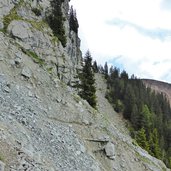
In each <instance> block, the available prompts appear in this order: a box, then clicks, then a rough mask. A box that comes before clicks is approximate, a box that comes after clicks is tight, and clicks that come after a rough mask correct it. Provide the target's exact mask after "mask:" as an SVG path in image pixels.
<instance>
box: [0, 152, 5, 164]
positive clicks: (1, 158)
mask: <svg viewBox="0 0 171 171" xmlns="http://www.w3.org/2000/svg"><path fill="white" fill-rule="evenodd" d="M0 161H2V162H4V161H5V159H4V157H3V156H2V154H0Z"/></svg>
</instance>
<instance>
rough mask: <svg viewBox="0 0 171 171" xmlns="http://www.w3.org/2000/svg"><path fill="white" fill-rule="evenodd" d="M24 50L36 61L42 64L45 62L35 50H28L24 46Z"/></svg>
mask: <svg viewBox="0 0 171 171" xmlns="http://www.w3.org/2000/svg"><path fill="white" fill-rule="evenodd" d="M22 51H23V52H24V53H25V54H26V55H28V56H30V57H31V58H32V59H33V61H34V62H36V63H38V64H39V65H40V66H43V65H44V64H45V61H44V60H43V59H41V58H40V57H39V56H38V55H37V54H36V53H35V52H33V51H30V50H26V49H24V48H22Z"/></svg>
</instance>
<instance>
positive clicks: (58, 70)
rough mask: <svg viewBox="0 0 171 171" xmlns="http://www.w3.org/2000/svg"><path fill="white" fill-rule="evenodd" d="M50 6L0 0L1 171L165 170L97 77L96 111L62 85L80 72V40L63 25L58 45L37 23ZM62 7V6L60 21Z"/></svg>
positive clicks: (65, 6)
mask: <svg viewBox="0 0 171 171" xmlns="http://www.w3.org/2000/svg"><path fill="white" fill-rule="evenodd" d="M49 5H50V3H49V1H47V0H41V1H38V0H33V1H27V0H15V1H14V0H0V8H1V10H0V23H2V25H1V24H0V26H1V28H2V29H0V171H24V170H31V171H114V170H116V171H124V170H125V171H134V170H136V171H151V170H152V171H162V170H167V168H166V166H165V165H164V164H163V162H161V161H160V160H157V159H155V158H154V157H152V156H150V155H149V154H148V153H147V152H146V151H144V150H142V149H141V148H140V147H138V146H135V145H134V144H133V143H132V139H131V137H130V136H129V134H128V131H127V129H126V127H125V122H124V120H123V119H122V117H121V116H120V115H119V114H117V113H116V112H115V111H114V110H113V108H112V106H111V105H110V104H109V103H108V101H107V100H106V99H105V91H104V90H105V89H106V83H105V80H104V79H103V77H102V76H101V75H99V74H96V83H97V85H96V87H97V97H98V98H97V100H98V111H96V110H94V109H92V108H91V107H90V106H89V104H88V103H87V102H86V101H85V100H83V99H81V98H80V97H79V96H78V95H77V94H76V92H75V91H74V90H73V89H72V88H71V87H70V86H69V85H68V84H69V83H70V82H72V81H73V80H74V77H75V76H76V71H77V70H78V69H80V67H81V58H82V57H81V52H80V50H79V45H80V40H79V38H78V37H77V35H76V34H75V33H74V32H70V30H69V24H68V20H66V21H65V29H66V30H65V32H66V36H67V45H66V47H65V48H64V47H62V45H61V43H60V42H59V41H58V40H57V38H55V37H54V36H53V33H52V31H51V29H50V28H49V27H48V25H47V24H46V23H44V21H43V17H44V15H45V13H46V10H47V9H48V8H49ZM14 7H15V8H14ZM32 8H38V9H41V14H40V16H36V15H35V14H34V13H33V12H32ZM68 9H69V6H68V1H67V0H65V1H64V2H63V4H62V10H63V13H64V16H67V14H68ZM66 18H67V17H66ZM102 90H103V91H102ZM111 159H112V160H111Z"/></svg>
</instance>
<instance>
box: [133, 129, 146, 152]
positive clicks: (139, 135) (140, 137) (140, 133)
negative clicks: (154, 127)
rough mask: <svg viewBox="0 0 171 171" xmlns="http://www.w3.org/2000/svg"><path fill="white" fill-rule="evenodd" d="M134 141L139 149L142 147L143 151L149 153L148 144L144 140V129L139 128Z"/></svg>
mask: <svg viewBox="0 0 171 171" xmlns="http://www.w3.org/2000/svg"><path fill="white" fill-rule="evenodd" d="M135 138H136V141H137V143H138V145H139V146H140V147H142V148H143V149H145V150H147V151H149V144H148V141H147V139H146V133H145V129H144V128H141V129H140V130H139V131H138V133H137V135H136V137H135Z"/></svg>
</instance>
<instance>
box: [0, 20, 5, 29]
mask: <svg viewBox="0 0 171 171" xmlns="http://www.w3.org/2000/svg"><path fill="white" fill-rule="evenodd" d="M3 28H4V23H3V22H2V21H0V29H3Z"/></svg>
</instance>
